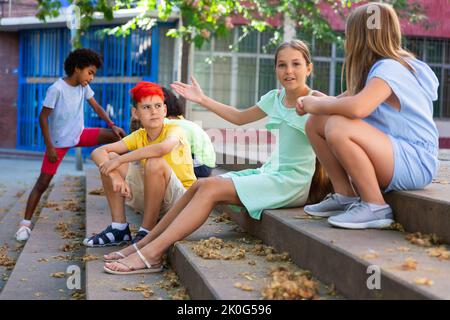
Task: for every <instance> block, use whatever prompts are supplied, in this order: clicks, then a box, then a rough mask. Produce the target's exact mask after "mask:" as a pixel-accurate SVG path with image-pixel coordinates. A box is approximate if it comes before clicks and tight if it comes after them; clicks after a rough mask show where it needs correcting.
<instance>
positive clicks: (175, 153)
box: [122, 123, 197, 189]
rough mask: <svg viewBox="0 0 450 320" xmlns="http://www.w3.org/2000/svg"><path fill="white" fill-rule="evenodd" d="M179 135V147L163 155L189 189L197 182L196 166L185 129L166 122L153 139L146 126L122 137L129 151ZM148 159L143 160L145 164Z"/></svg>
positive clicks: (142, 162)
mask: <svg viewBox="0 0 450 320" xmlns="http://www.w3.org/2000/svg"><path fill="white" fill-rule="evenodd" d="M171 136H172V137H177V138H178V139H179V141H180V144H179V145H178V147H176V148H175V149H173V150H172V151H171V152H170V153H168V154H166V155H165V156H163V159H164V160H166V162H167V164H168V165H169V166H170V167H171V168H172V170H173V172H175V175H176V176H177V177H178V179H180V181H181V183H183V186H184V187H185V188H186V189H188V188H189V187H190V186H192V184H193V183H194V182H195V180H197V179H196V177H195V174H194V167H193V162H192V155H191V148H190V147H189V143H187V140H186V137H185V135H184V131H183V129H182V128H181V127H179V126H177V125H176V124H168V123H167V124H164V127H163V129H162V131H161V134H160V135H159V137H158V138H156V139H155V140H153V141H150V142H149V141H148V137H147V131H146V130H145V129H144V128H141V129H139V130H136V131H134V132H133V133H131V134H130V135H128V136H126V137H125V138H123V139H122V141H123V142H124V143H125V145H126V146H127V148H128V150H129V151H134V150H136V149H139V148H144V147H147V146H150V145H153V144H157V143H160V142H162V141H164V140H165V139H166V138H167V137H171ZM145 162H146V159H143V160H141V164H142V165H143V166H144V165H145Z"/></svg>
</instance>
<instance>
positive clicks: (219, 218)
mask: <svg viewBox="0 0 450 320" xmlns="http://www.w3.org/2000/svg"><path fill="white" fill-rule="evenodd" d="M213 221H214V222H217V223H219V222H224V223H233V219H232V218H231V216H230V215H229V214H228V213H225V212H224V213H222V214H220V215H218V216H217V217H214V218H213Z"/></svg>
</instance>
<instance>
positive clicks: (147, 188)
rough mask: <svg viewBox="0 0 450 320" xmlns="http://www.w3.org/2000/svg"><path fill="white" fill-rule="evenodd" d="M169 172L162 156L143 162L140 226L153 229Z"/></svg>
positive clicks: (169, 169)
mask: <svg viewBox="0 0 450 320" xmlns="http://www.w3.org/2000/svg"><path fill="white" fill-rule="evenodd" d="M171 173H172V169H171V168H170V166H169V165H168V164H167V162H166V161H165V160H164V159H163V158H150V159H147V161H146V163H145V174H144V199H145V200H144V218H143V221H142V227H143V228H145V229H147V230H151V229H153V227H154V226H155V225H156V222H157V221H158V216H159V212H160V209H161V204H162V202H163V201H164V194H165V193H166V189H167V186H168V185H169V181H170V175H171Z"/></svg>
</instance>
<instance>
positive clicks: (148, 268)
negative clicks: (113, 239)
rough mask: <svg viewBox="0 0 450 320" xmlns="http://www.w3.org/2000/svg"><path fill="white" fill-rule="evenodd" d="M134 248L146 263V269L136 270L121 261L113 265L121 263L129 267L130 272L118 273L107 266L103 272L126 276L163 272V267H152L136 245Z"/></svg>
mask: <svg viewBox="0 0 450 320" xmlns="http://www.w3.org/2000/svg"><path fill="white" fill-rule="evenodd" d="M133 247H134V248H135V249H136V253H137V254H138V256H139V258H141V260H142V262H144V264H145V267H144V268H142V269H135V268H134V267H133V266H129V265H127V264H125V263H123V262H122V261H120V260H117V261H114V262H113V263H120V264H121V265H123V266H125V267H127V268H128V269H129V271H116V270H112V269H110V268H108V267H107V266H106V265H105V266H103V270H105V271H106V272H107V273H110V274H116V275H125V274H146V273H154V272H161V271H162V270H163V267H162V265H161V264H160V265H159V266H152V265H151V264H150V263H148V261H147V259H146V258H145V257H144V255H143V254H142V252H141V250H139V249H138V247H137V246H136V244H133Z"/></svg>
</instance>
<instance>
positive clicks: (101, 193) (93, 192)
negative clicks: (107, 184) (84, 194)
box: [89, 187, 105, 196]
mask: <svg viewBox="0 0 450 320" xmlns="http://www.w3.org/2000/svg"><path fill="white" fill-rule="evenodd" d="M89 194H91V195H94V196H104V195H105V190H104V189H103V188H102V187H100V188H97V189H93V190H91V191H90V192H89Z"/></svg>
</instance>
